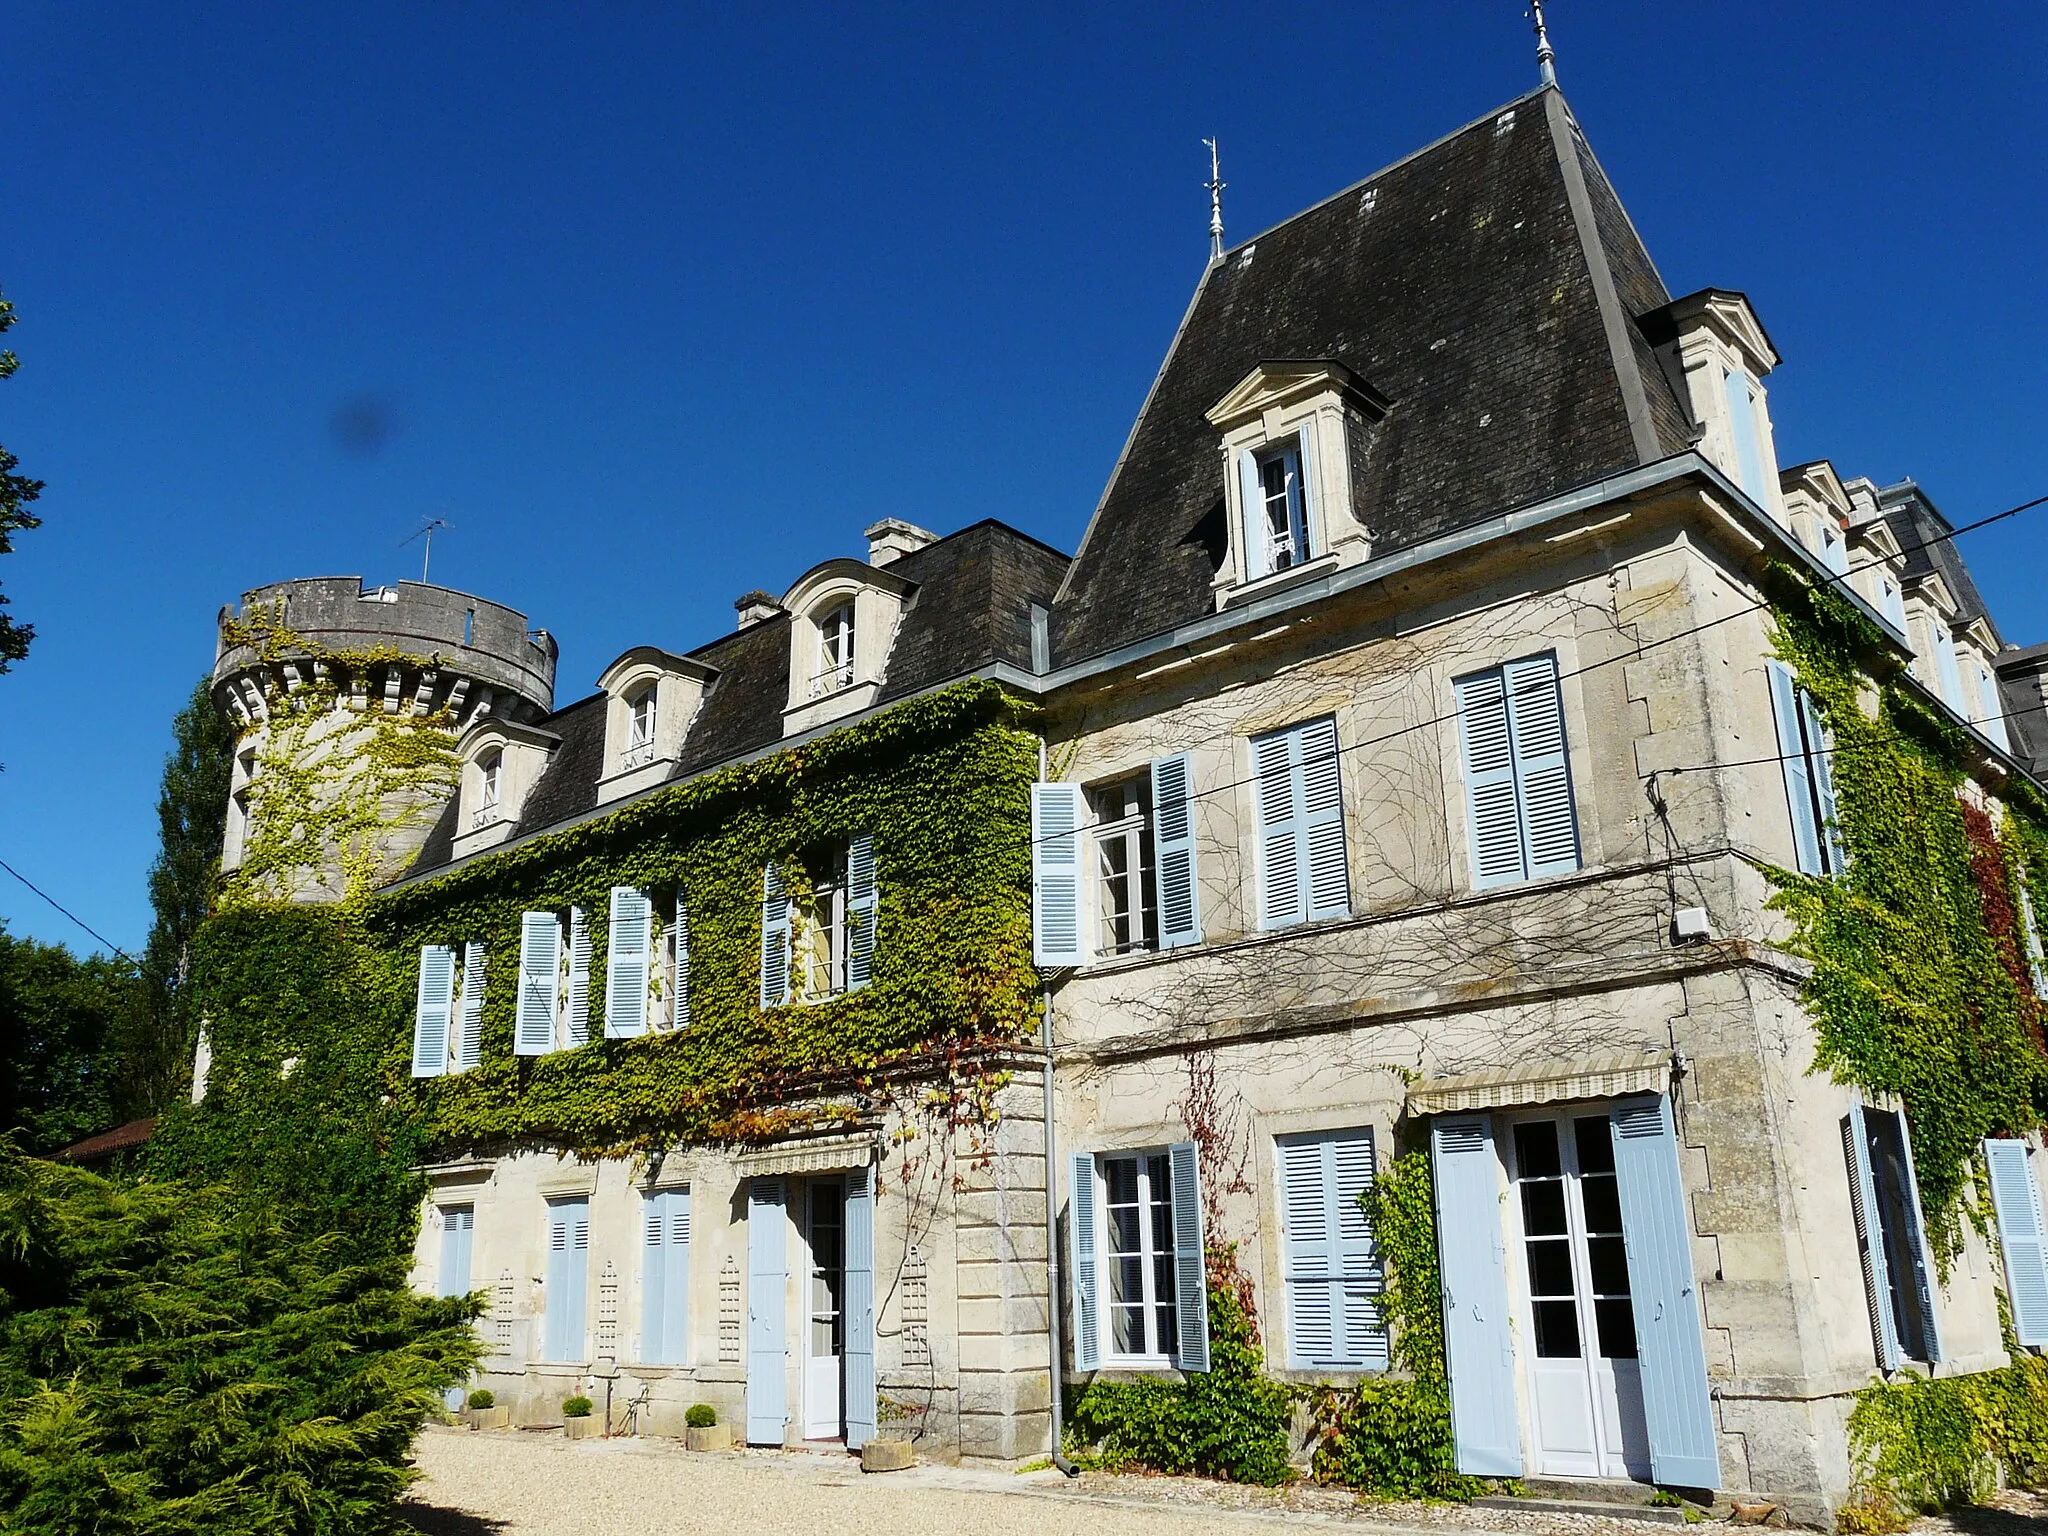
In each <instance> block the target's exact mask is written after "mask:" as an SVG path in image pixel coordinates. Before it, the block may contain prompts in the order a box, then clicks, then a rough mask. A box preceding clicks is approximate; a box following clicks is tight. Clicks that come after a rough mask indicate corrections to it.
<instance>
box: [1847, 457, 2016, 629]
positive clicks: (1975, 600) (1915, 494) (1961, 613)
mask: <svg viewBox="0 0 2048 1536" xmlns="http://www.w3.org/2000/svg"><path fill="white" fill-rule="evenodd" d="M1877 504H1878V506H1879V507H1880V508H1882V509H1883V515H1884V521H1885V523H1886V525H1887V526H1888V527H1890V529H1891V531H1892V537H1893V538H1895V539H1897V540H1898V541H1899V547H1900V548H1901V549H1903V550H1904V551H1905V553H1906V562H1905V563H1906V580H1907V581H1908V582H1909V583H1911V582H1915V581H1920V580H1922V579H1924V578H1925V577H1927V576H1930V575H1935V576H1939V577H1940V578H1941V579H1942V581H1943V583H1944V584H1945V585H1946V586H1947V587H1948V590H1949V593H1950V595H1951V596H1953V597H1954V598H1955V600H1956V617H1957V619H1958V620H1960V621H1961V622H1963V623H1965V624H1967V623H1968V622H1970V620H1972V619H1982V620H1983V621H1984V622H1985V623H1986V624H1988V625H1990V626H1991V633H1992V634H1993V635H1997V634H1998V623H1997V621H1996V620H1995V619H1993V618H1992V617H1991V610H1990V609H1989V608H1987V607H1986V606H1985V604H1984V598H1983V595H1982V594H1981V593H1980V592H1978V590H1977V583H1976V582H1974V581H1972V580H1971V579H1970V568H1969V567H1968V566H1967V565H1965V564H1963V557H1962V554H1961V552H1960V551H1958V550H1957V548H1956V545H1955V540H1954V539H1952V538H1950V537H1949V535H1951V534H1952V533H1954V532H1955V529H1954V527H1953V526H1951V525H1950V523H1949V520H1948V519H1947V518H1946V517H1944V516H1942V514H1941V510H1940V509H1939V508H1938V507H1936V506H1935V505H1934V503H1933V502H1931V501H1929V500H1928V499H1927V493H1926V492H1925V491H1923V490H1921V489H1920V487H1919V486H1918V485H1916V484H1914V483H1913V482H1912V481H1911V480H1901V481H1900V482H1899V483H1898V484H1897V485H1888V486H1886V487H1884V489H1882V490H1880V491H1879V492H1878V493H1877ZM1999 643H2000V644H2003V643H2004V642H2003V640H2001V641H2000V642H1999Z"/></svg>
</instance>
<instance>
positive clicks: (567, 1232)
mask: <svg viewBox="0 0 2048 1536" xmlns="http://www.w3.org/2000/svg"><path fill="white" fill-rule="evenodd" d="M589 1267H590V1202H589V1201H588V1200H551V1201H549V1202H548V1278H547V1293H546V1303H547V1323H546V1337H547V1357H548V1359H550V1360H561V1361H580V1360H582V1359H583V1358H584V1353H583V1346H584V1329H583V1324H584V1315H585V1311H586V1305H587V1301H588V1294H587V1281H588V1273H589Z"/></svg>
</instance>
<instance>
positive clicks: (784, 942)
mask: <svg viewBox="0 0 2048 1536" xmlns="http://www.w3.org/2000/svg"><path fill="white" fill-rule="evenodd" d="M788 1001H789V891H788V889H787V888H786V887H785V886H784V885H783V883H782V871H781V870H779V869H777V868H776V867H775V866H774V865H773V864H770V865H769V866H768V868H767V869H766V870H765V871H764V872H763V874H762V876H761V1006H762V1007H763V1008H780V1007H781V1006H782V1005H783V1004H784V1003H786V1002H788ZM779 1443H780V1442H778V1444H779Z"/></svg>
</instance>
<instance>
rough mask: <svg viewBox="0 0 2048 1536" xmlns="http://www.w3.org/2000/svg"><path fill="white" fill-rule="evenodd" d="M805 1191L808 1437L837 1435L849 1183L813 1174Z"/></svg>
mask: <svg viewBox="0 0 2048 1536" xmlns="http://www.w3.org/2000/svg"><path fill="white" fill-rule="evenodd" d="M803 1192H804V1207H805V1209H804V1276H803V1293H804V1317H803V1343H802V1348H801V1351H800V1354H801V1359H802V1373H803V1399H804V1402H803V1425H804V1438H805V1439H806V1440H837V1439H840V1438H841V1437H843V1436H844V1435H845V1433H846V1186H845V1184H844V1183H843V1182H842V1181H841V1180H839V1179H811V1180H809V1181H808V1182H807V1183H806V1184H805V1185H804V1186H803Z"/></svg>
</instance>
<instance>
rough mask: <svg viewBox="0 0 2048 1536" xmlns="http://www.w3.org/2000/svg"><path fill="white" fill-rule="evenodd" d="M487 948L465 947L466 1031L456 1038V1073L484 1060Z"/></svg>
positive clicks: (463, 1006) (481, 946)
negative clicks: (485, 957)
mask: <svg viewBox="0 0 2048 1536" xmlns="http://www.w3.org/2000/svg"><path fill="white" fill-rule="evenodd" d="M484 979H485V970H484V947H483V945H481V944H478V943H474V942H471V943H468V944H465V945H463V946H462V1027H461V1030H460V1032H459V1033H458V1034H457V1035H456V1037H455V1070H456V1071H458V1072H467V1071H468V1070H469V1069H470V1068H471V1067H473V1066H475V1065H476V1064H477V1063H478V1062H480V1061H482V1060H483V1058H484Z"/></svg>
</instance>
